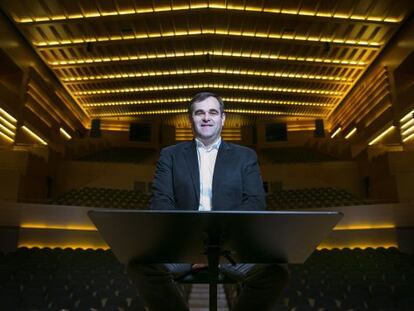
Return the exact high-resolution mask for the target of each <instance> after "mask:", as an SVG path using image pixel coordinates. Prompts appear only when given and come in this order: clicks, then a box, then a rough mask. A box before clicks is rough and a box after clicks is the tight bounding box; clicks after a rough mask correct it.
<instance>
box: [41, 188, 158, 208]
mask: <svg viewBox="0 0 414 311" xmlns="http://www.w3.org/2000/svg"><path fill="white" fill-rule="evenodd" d="M149 200H150V195H149V194H147V193H143V192H139V191H134V190H124V189H110V188H93V187H85V188H82V189H73V190H71V191H69V192H67V193H65V194H63V195H61V196H58V197H56V198H53V199H51V200H49V203H50V204H56V205H78V206H90V207H105V208H131V209H145V208H147V207H148V204H149Z"/></svg>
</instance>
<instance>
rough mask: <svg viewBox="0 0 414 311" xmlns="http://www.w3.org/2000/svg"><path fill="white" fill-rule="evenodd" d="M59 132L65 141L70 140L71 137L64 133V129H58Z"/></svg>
mask: <svg viewBox="0 0 414 311" xmlns="http://www.w3.org/2000/svg"><path fill="white" fill-rule="evenodd" d="M59 132H60V134H62V135H63V136H64V137H65V138H66V139H68V140H70V139H72V136H70V135H69V134H68V132H66V131H65V129H64V128H62V127H61V128H60V129H59Z"/></svg>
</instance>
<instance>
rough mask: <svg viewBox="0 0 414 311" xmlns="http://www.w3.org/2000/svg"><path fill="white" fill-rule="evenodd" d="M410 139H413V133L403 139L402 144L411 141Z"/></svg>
mask: <svg viewBox="0 0 414 311" xmlns="http://www.w3.org/2000/svg"><path fill="white" fill-rule="evenodd" d="M412 138H414V133H412V134H411V135H409V136H407V137H405V138H403V142H406V141H407V140H410V139H412Z"/></svg>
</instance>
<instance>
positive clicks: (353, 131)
mask: <svg viewBox="0 0 414 311" xmlns="http://www.w3.org/2000/svg"><path fill="white" fill-rule="evenodd" d="M356 131H357V128H356V127H354V128H353V129H352V130H351V131H350V132H349V133H348V134H346V135H345V139H349V138H351V137H352V135H354V134H355V133H356Z"/></svg>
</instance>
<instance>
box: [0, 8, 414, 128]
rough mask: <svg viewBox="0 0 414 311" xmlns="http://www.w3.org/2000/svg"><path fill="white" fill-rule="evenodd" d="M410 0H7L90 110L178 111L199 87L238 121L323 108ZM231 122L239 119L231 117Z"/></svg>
mask: <svg viewBox="0 0 414 311" xmlns="http://www.w3.org/2000/svg"><path fill="white" fill-rule="evenodd" d="M412 7H413V4H412V1H411V0H381V1H378V0H361V1H356V0H316V1H313V0H312V1H311V0H296V1H265V0H262V1H246V0H245V1H236V0H234V1H225V0H222V1H219V0H215V1H213V0H211V1H201V0H186V1H184V0H179V1H175V0H169V1H165V0H152V1H148V0H139V1H138V0H136V1H133V0H118V1H115V0H106V1H101V0H88V1H86V0H19V1H16V0H3V1H1V8H2V10H3V11H4V12H5V13H6V14H7V15H8V16H9V17H10V19H11V20H12V21H13V22H14V23H15V25H16V26H17V28H18V30H19V31H20V32H21V33H22V34H23V36H24V37H25V38H26V39H27V40H28V41H29V42H30V43H31V44H32V46H33V48H34V49H35V51H36V52H37V53H38V54H39V55H40V57H41V58H42V60H43V61H44V62H45V63H46V64H47V65H48V66H49V67H50V68H51V70H52V71H53V72H54V73H55V74H56V76H57V77H58V79H59V80H60V81H61V83H62V84H63V85H64V86H65V88H66V89H67V91H68V92H69V93H70V94H71V96H72V97H73V98H74V99H75V100H76V101H77V102H78V103H79V105H80V106H82V107H83V109H84V110H85V111H86V112H87V113H88V115H89V116H90V117H91V118H101V119H107V120H114V119H117V120H119V119H136V118H142V117H145V116H148V117H152V118H154V117H155V118H162V119H163V120H175V121H174V122H180V118H184V117H185V111H186V107H187V103H188V101H189V100H190V98H191V97H192V96H193V95H194V94H195V93H197V92H199V91H202V90H210V91H213V92H215V93H217V94H219V95H221V96H222V97H223V99H224V100H225V102H226V108H227V111H228V114H231V115H232V119H233V120H237V122H239V123H245V122H252V121H253V122H255V120H257V119H258V118H263V117H271V118H273V119H275V118H279V119H285V120H289V119H292V120H293V119H294V120H308V121H309V120H310V119H312V120H313V119H316V118H326V117H327V116H328V115H329V114H330V112H332V111H333V109H335V107H336V106H337V105H338V104H339V103H340V102H341V101H342V100H343V99H344V97H345V96H346V94H347V93H348V92H349V91H350V90H351V88H352V87H353V86H354V85H355V83H356V82H357V81H358V78H359V77H361V75H362V74H363V73H364V71H365V70H366V69H367V68H368V66H369V65H370V64H371V63H372V62H373V61H374V60H375V58H376V57H377V56H378V55H379V53H380V51H381V50H382V49H383V48H384V46H386V44H387V43H388V42H389V40H390V39H391V37H392V36H393V34H395V32H396V31H397V30H398V28H399V27H400V25H401V24H402V23H403V22H404V20H405V18H407V17H408V16H409V14H410V13H411V11H412ZM235 122H236V121H235Z"/></svg>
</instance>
